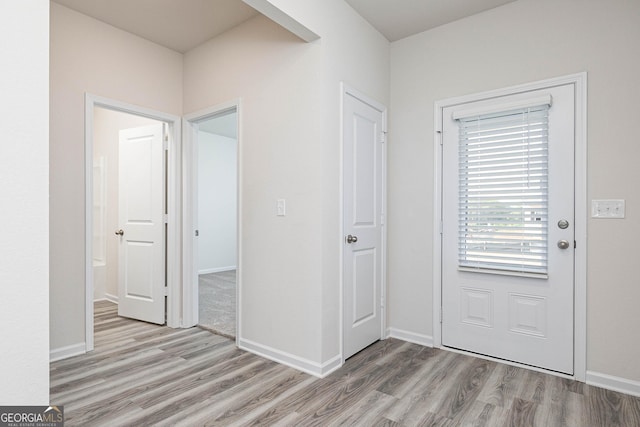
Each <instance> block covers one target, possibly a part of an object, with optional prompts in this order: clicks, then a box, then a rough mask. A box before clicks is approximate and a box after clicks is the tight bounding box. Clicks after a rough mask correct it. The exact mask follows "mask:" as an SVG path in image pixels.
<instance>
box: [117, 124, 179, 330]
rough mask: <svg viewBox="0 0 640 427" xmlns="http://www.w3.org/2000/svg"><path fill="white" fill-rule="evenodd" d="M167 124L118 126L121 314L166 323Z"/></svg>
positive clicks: (119, 297) (119, 285)
mask: <svg viewBox="0 0 640 427" xmlns="http://www.w3.org/2000/svg"><path fill="white" fill-rule="evenodd" d="M165 127H166V124H165V123H160V122H158V123H156V124H153V125H149V126H142V127H136V128H130V129H122V130H120V141H119V150H118V163H119V168H118V177H119V179H118V199H119V202H118V229H117V230H115V235H116V238H117V239H118V258H119V261H118V316H123V317H129V318H132V319H137V320H143V321H145V322H151V323H157V324H164V322H165V281H166V277H165V272H166V270H165V257H166V245H165V216H166V215H165V207H166V203H165V194H166V193H165V189H164V183H165V182H166V181H165V171H166V164H165V148H164V142H165V141H166V140H168V135H166V131H165Z"/></svg>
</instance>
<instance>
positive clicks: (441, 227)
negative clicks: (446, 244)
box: [440, 221, 443, 235]
mask: <svg viewBox="0 0 640 427" xmlns="http://www.w3.org/2000/svg"><path fill="white" fill-rule="evenodd" d="M442 229H443V225H442V221H440V234H441V235H442Z"/></svg>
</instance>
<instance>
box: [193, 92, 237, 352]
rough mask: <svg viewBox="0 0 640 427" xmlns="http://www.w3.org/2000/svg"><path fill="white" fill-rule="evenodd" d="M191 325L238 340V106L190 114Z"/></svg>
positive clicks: (225, 106) (228, 105)
mask: <svg viewBox="0 0 640 427" xmlns="http://www.w3.org/2000/svg"><path fill="white" fill-rule="evenodd" d="M184 129H185V135H184V141H185V147H186V149H185V153H186V154H185V159H184V160H185V168H186V170H185V174H186V179H185V181H186V186H185V198H186V201H185V206H186V210H185V212H186V214H185V227H184V229H185V230H190V231H191V232H190V233H189V232H186V233H185V241H184V248H185V262H184V265H185V277H184V282H185V284H186V286H185V297H184V300H185V304H186V307H185V316H184V319H185V323H187V322H188V324H193V325H196V324H197V325H198V326H200V327H202V328H204V329H208V330H210V331H212V332H214V333H217V334H220V335H223V336H226V337H229V338H232V339H236V337H237V336H238V329H239V328H238V319H239V313H238V307H239V298H238V296H239V294H240V292H239V282H240V269H239V267H240V262H239V254H240V248H239V245H240V240H239V231H240V227H239V225H240V220H239V218H240V215H239V213H240V208H239V206H240V198H239V197H238V194H239V191H238V189H239V176H240V175H239V173H238V167H239V166H238V165H239V151H240V150H239V145H240V144H239V135H238V129H239V126H238V104H237V103H229V104H224V105H221V106H217V107H212V108H210V109H207V110H204V111H200V112H197V113H194V114H191V115H189V116H187V117H186V118H185V123H184Z"/></svg>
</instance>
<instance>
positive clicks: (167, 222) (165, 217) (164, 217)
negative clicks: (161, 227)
mask: <svg viewBox="0 0 640 427" xmlns="http://www.w3.org/2000/svg"><path fill="white" fill-rule="evenodd" d="M162 220H163V221H164V223H165V224H169V215H168V214H163V218H162Z"/></svg>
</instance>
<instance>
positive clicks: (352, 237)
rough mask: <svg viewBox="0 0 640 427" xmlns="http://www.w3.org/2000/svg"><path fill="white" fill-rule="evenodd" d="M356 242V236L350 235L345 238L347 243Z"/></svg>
mask: <svg viewBox="0 0 640 427" xmlns="http://www.w3.org/2000/svg"><path fill="white" fill-rule="evenodd" d="M357 241H358V236H352V235H351V234H349V235H348V236H347V243H355V242H357Z"/></svg>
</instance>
